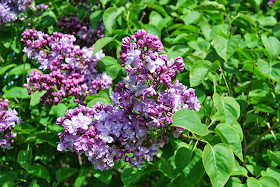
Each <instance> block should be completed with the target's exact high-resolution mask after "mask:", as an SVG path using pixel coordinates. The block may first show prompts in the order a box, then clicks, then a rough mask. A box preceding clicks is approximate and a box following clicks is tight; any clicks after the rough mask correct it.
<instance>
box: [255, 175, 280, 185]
mask: <svg viewBox="0 0 280 187" xmlns="http://www.w3.org/2000/svg"><path fill="white" fill-rule="evenodd" d="M259 182H260V184H261V185H262V187H272V186H280V184H279V182H278V180H276V179H275V178H273V177H267V176H264V177H261V178H259Z"/></svg>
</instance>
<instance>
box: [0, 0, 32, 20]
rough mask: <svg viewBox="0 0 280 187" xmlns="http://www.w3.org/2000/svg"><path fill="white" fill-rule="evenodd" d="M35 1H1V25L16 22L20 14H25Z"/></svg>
mask: <svg viewBox="0 0 280 187" xmlns="http://www.w3.org/2000/svg"><path fill="white" fill-rule="evenodd" d="M32 1H33V0H1V1H0V25H4V24H6V23H8V22H11V21H14V20H16V19H17V18H18V14H19V13H21V12H25V11H26V8H27V6H28V5H29V4H30V3H31V2H32Z"/></svg>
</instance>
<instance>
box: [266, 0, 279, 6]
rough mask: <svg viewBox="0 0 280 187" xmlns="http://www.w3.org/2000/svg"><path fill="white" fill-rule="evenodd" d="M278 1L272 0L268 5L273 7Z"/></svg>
mask: <svg viewBox="0 0 280 187" xmlns="http://www.w3.org/2000/svg"><path fill="white" fill-rule="evenodd" d="M276 1H277V0H270V1H269V2H268V6H270V7H272V6H273V4H274V3H275V2H276Z"/></svg>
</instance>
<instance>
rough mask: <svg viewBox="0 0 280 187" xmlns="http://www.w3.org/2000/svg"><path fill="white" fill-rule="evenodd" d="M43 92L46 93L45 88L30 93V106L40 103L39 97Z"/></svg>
mask: <svg viewBox="0 0 280 187" xmlns="http://www.w3.org/2000/svg"><path fill="white" fill-rule="evenodd" d="M45 93H47V91H46V90H43V91H40V92H39V91H36V92H34V93H32V94H31V99H30V106H36V105H38V104H39V103H40V99H41V97H42V96H43V95H45Z"/></svg>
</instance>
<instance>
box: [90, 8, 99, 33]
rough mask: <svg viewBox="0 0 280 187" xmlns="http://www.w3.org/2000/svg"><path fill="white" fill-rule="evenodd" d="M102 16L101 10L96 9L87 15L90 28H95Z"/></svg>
mask: <svg viewBox="0 0 280 187" xmlns="http://www.w3.org/2000/svg"><path fill="white" fill-rule="evenodd" d="M101 16H102V10H96V11H94V12H93V13H92V14H91V15H90V16H89V21H90V24H91V26H92V28H94V29H95V28H96V26H97V23H98V21H99V20H100V18H101Z"/></svg>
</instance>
